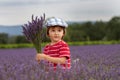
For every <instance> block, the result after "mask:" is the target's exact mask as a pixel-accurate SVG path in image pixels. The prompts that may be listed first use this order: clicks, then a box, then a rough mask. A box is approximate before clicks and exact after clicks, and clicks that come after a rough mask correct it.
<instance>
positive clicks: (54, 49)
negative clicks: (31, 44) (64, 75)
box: [44, 41, 71, 69]
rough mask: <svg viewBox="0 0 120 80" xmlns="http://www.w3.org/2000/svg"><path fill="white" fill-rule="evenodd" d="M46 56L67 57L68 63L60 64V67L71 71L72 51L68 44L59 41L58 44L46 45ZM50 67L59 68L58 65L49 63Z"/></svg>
mask: <svg viewBox="0 0 120 80" xmlns="http://www.w3.org/2000/svg"><path fill="white" fill-rule="evenodd" d="M44 54H46V55H49V56H51V57H56V58H60V57H66V59H67V60H66V63H65V64H60V67H62V68H63V69H70V67H71V62H70V61H71V60H70V50H69V47H68V45H67V43H66V42H64V41H59V42H58V43H56V44H53V45H46V46H45V48H44ZM47 63H48V65H49V66H52V67H53V68H54V69H56V68H57V66H58V64H56V63H52V62H47Z"/></svg>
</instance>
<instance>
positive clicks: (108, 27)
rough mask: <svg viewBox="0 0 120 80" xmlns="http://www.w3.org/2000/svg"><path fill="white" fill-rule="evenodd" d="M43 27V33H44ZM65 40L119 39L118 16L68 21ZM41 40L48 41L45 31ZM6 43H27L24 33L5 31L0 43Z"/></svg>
mask: <svg viewBox="0 0 120 80" xmlns="http://www.w3.org/2000/svg"><path fill="white" fill-rule="evenodd" d="M45 30H46V29H45V28H44V30H43V31H44V33H45ZM64 40H65V41H69V42H74V41H98V40H99V41H104V40H105V41H110V40H120V16H114V17H112V18H111V19H110V20H109V21H107V22H105V21H102V20H101V21H96V22H91V21H86V22H83V23H78V22H74V23H70V24H69V27H68V28H67V33H66V35H65V37H64ZM43 42H49V38H48V37H47V36H46V33H45V34H43ZM8 43H17V44H19V43H29V42H28V41H27V40H26V38H25V36H24V35H17V36H9V34H7V33H0V44H8Z"/></svg>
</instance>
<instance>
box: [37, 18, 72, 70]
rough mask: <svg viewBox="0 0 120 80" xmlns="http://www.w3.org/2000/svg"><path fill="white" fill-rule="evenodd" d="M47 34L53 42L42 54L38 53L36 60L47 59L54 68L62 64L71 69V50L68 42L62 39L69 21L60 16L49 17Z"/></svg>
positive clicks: (63, 66) (64, 67)
mask: <svg viewBox="0 0 120 80" xmlns="http://www.w3.org/2000/svg"><path fill="white" fill-rule="evenodd" d="M46 27H47V36H48V37H49V38H50V40H51V42H50V43H49V44H48V45H46V46H45V48H44V52H43V53H42V54H37V55H36V60H37V61H40V60H45V61H47V64H48V66H50V67H51V66H52V67H53V68H54V69H56V68H57V65H58V64H60V67H62V69H70V67H71V62H70V50H69V47H68V45H67V43H66V42H64V41H63V40H62V39H63V37H64V35H65V33H66V30H65V29H66V27H68V25H67V23H66V22H65V21H64V20H62V19H59V18H55V17H52V18H49V19H48V20H47V21H46Z"/></svg>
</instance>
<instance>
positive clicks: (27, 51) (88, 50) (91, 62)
mask: <svg viewBox="0 0 120 80" xmlns="http://www.w3.org/2000/svg"><path fill="white" fill-rule="evenodd" d="M70 50H71V59H72V67H71V69H70V70H62V69H60V68H58V70H57V71H53V70H52V69H50V70H49V71H47V72H46V71H45V70H44V67H45V66H44V65H45V64H44V61H42V62H41V63H39V64H38V62H36V61H35V54H36V51H35V49H33V48H19V49H0V80H120V44H116V45H89V46H70Z"/></svg>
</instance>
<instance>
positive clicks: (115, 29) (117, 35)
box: [106, 16, 120, 40]
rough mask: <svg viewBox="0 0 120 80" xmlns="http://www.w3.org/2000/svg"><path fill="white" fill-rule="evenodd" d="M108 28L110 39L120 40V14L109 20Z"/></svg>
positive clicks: (107, 34)
mask: <svg viewBox="0 0 120 80" xmlns="http://www.w3.org/2000/svg"><path fill="white" fill-rule="evenodd" d="M106 30H107V33H106V37H107V39H108V40H120V16H116V17H113V18H112V19H111V20H110V21H109V22H108V25H107V28H106Z"/></svg>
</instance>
